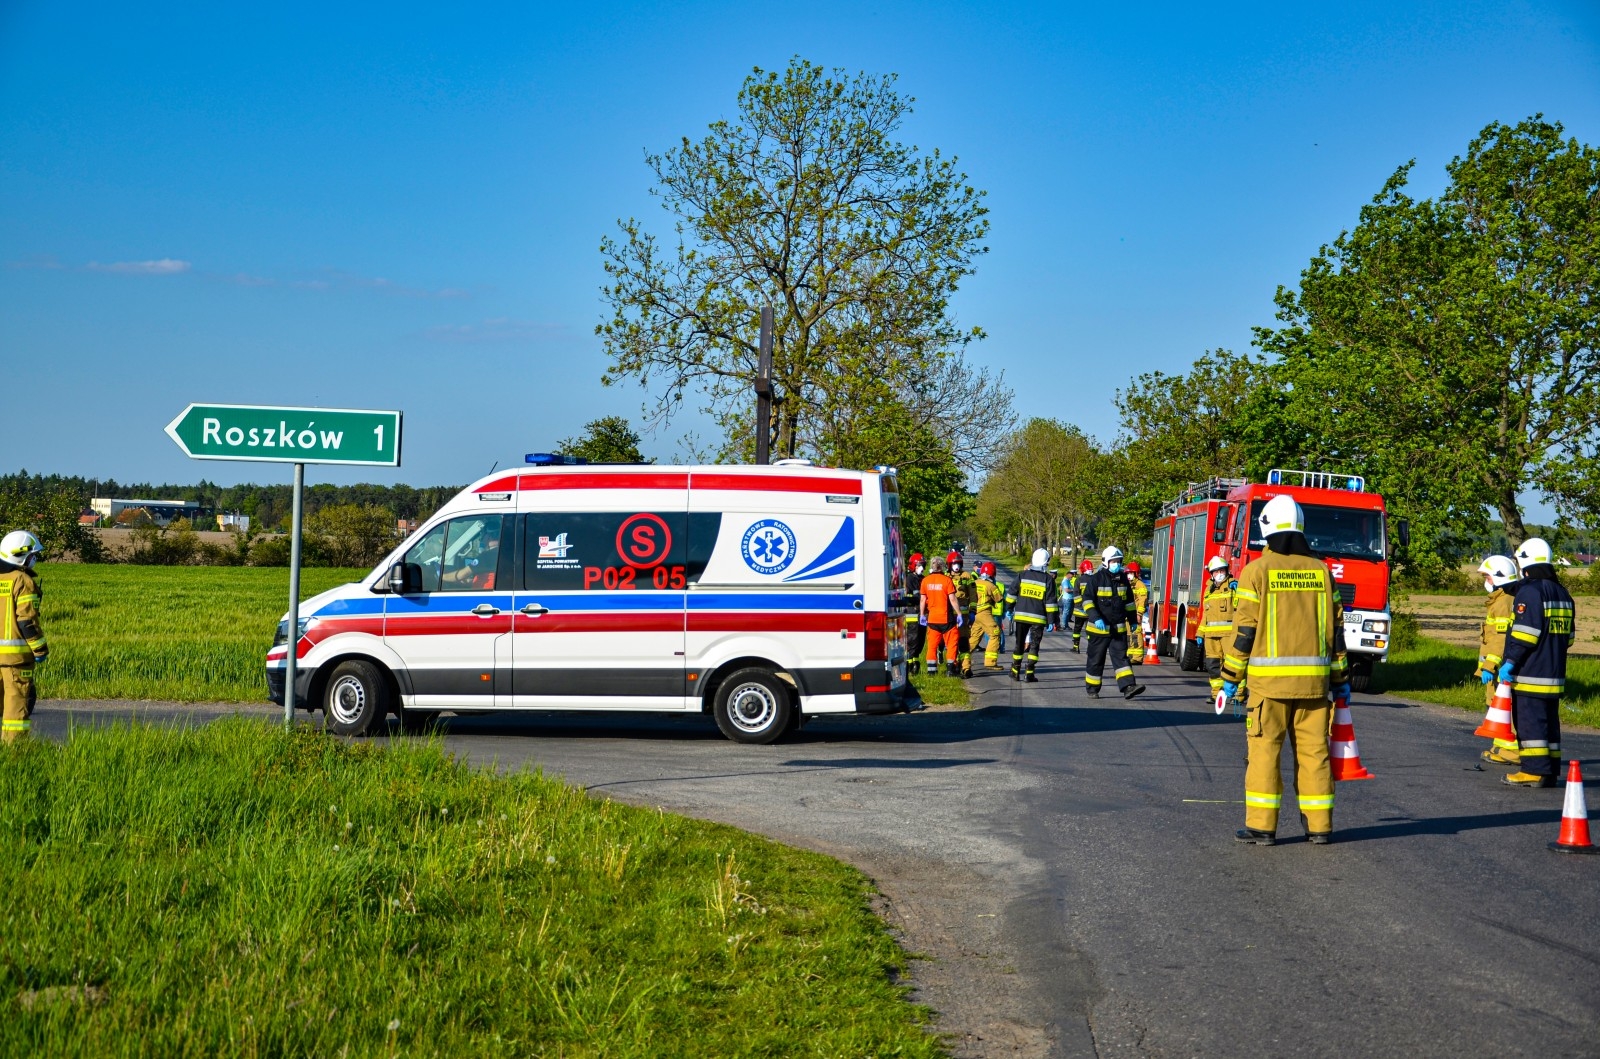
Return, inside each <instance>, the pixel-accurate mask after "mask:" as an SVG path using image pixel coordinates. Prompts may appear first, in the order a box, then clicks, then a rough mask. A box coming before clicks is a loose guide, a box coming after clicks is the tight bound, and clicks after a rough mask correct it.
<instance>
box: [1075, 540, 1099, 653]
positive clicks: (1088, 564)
mask: <svg viewBox="0 0 1600 1059" xmlns="http://www.w3.org/2000/svg"><path fill="white" fill-rule="evenodd" d="M1093 573H1094V560H1093V559H1085V560H1084V561H1083V562H1081V563H1079V564H1078V576H1077V579H1076V580H1075V581H1074V583H1073V604H1072V650H1073V651H1077V650H1078V641H1079V640H1080V639H1082V637H1083V627H1084V626H1085V625H1087V624H1088V623H1089V619H1088V617H1087V616H1086V615H1085V614H1084V613H1083V586H1084V585H1086V584H1087V583H1088V581H1089V577H1090V575H1092V574H1093Z"/></svg>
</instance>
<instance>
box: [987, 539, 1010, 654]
mask: <svg viewBox="0 0 1600 1059" xmlns="http://www.w3.org/2000/svg"><path fill="white" fill-rule="evenodd" d="M983 565H984V567H985V568H987V569H988V571H989V580H991V581H994V582H995V589H996V591H995V593H994V606H993V608H992V612H993V614H994V624H995V637H994V639H993V640H992V641H991V642H992V643H993V644H994V656H993V658H992V659H990V658H987V652H986V662H987V664H988V665H991V666H996V667H998V666H999V664H1000V653H1001V652H1002V651H1004V650H1005V649H1006V592H1005V589H1003V588H1001V587H1000V583H999V581H998V580H997V579H996V576H995V569H994V563H984V564H983Z"/></svg>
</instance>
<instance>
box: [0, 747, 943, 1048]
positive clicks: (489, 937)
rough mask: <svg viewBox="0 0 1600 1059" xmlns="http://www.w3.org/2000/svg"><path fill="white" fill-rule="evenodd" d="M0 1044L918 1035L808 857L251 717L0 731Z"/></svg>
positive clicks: (865, 912)
mask: <svg viewBox="0 0 1600 1059" xmlns="http://www.w3.org/2000/svg"><path fill="white" fill-rule="evenodd" d="M0 886H3V887H4V890H5V892H6V893H8V894H11V895H13V899H11V900H8V901H6V902H5V903H4V905H3V906H0V994H3V995H4V996H5V997H6V998H7V1005H8V1011H7V1014H6V1017H5V1018H4V1019H3V1020H0V1054H4V1055H17V1056H22V1055H38V1056H49V1055H83V1056H90V1055H94V1056H101V1055H105V1056H113V1055H173V1056H178V1055H328V1056H332V1055H385V1056H389V1055H407V1056H464V1055H471V1056H501V1055H504V1056H513V1055H515V1056H526V1055H543V1056H567V1057H573V1059H577V1057H587V1056H612V1057H632V1056H638V1057H654V1056H661V1055H705V1056H733V1055H762V1056H869V1055H870V1056H891V1055H893V1056H938V1055H942V1054H944V1053H943V1051H942V1048H941V1045H940V1044H939V1042H938V1040H937V1039H936V1038H934V1037H933V1036H931V1035H929V1034H928V1033H927V1032H926V1030H925V1029H924V1028H923V1023H924V1020H925V1018H926V1013H925V1012H924V1011H923V1010H922V1009H920V1008H917V1007H914V1006H913V1005H911V1004H909V1003H907V1002H906V999H905V989H904V987H902V986H900V985H898V984H897V982H896V979H897V977H898V975H900V974H901V973H902V972H903V971H904V961H905V956H904V954H903V953H902V952H901V951H900V949H899V948H898V947H897V946H896V945H895V944H894V941H893V939H892V938H891V937H890V936H889V935H888V933H887V931H886V929H885V928H884V926H883V924H882V923H881V922H880V921H879V920H878V919H877V918H876V917H875V916H874V915H873V914H872V911H871V908H870V905H869V898H870V895H871V891H870V884H869V883H868V881H867V880H866V879H865V878H864V877H863V876H862V875H861V874H860V873H858V872H857V871H855V870H854V869H852V868H849V867H847V866H845V865H843V864H840V863H839V862H837V861H835V860H832V859H831V858H828V857H825V856H822V855H820V854H815V853H809V852H804V851H801V850H797V849H790V848H787V847H784V846H780V845H778V844H776V843H774V842H770V841H767V840H765V839H762V838H758V837H756V836H753V835H749V834H746V833H744V832H741V831H738V830H735V829H733V828H730V827H724V826H721V825H718V824H711V823H706V822H703V821H699V820H691V819H687V818H685V817H680V816H673V815H670V814H666V813H662V812H659V811H656V810H650V809H640V808H633V807H629V806H624V805H620V804H617V803H614V802H607V801H599V800H594V799H591V798H589V797H588V796H587V795H585V793H584V792H583V791H582V790H579V789H576V788H573V787H568V786H566V785H564V784H560V783H557V782H554V781H551V780H547V779H545V778H543V777H541V776H539V775H537V774H531V773H518V774H513V775H509V776H501V775H496V774H494V773H492V772H489V771H487V770H480V769H473V768H468V767H466V766H463V765H460V764H458V763H456V762H454V761H453V760H451V759H450V758H448V757H447V756H446V755H445V754H444V753H443V751H442V750H441V748H440V747H439V746H437V745H436V744H432V743H425V742H415V741H411V740H407V739H396V740H394V741H392V742H389V743H385V744H383V746H382V747H381V748H380V747H379V746H378V745H375V744H361V743H346V742H344V741H341V740H335V739H329V738H327V737H325V736H323V735H321V734H320V733H319V732H317V731H315V730H312V729H306V728H299V729H296V730H293V731H285V730H284V729H283V728H282V727H281V726H278V725H274V724H271V723H268V722H265V721H258V720H253V719H247V718H229V719H227V720H221V721H218V722H216V723H213V724H209V725H204V726H200V727H194V728H183V727H170V728H165V727H155V726H146V725H133V726H116V727H104V728H79V729H76V730H75V731H74V732H73V733H72V736H71V738H70V739H69V740H68V741H67V742H66V743H65V744H59V743H50V742H46V741H42V740H40V741H32V742H27V743H23V744H21V745H19V746H16V747H5V748H0Z"/></svg>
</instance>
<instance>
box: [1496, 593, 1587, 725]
mask: <svg viewBox="0 0 1600 1059" xmlns="http://www.w3.org/2000/svg"><path fill="white" fill-rule="evenodd" d="M1516 588H1517V594H1516V597H1515V599H1514V600H1513V603H1512V616H1511V630H1510V632H1508V633H1507V634H1506V641H1505V642H1506V646H1505V660H1506V661H1507V662H1510V663H1511V690H1512V691H1515V692H1518V693H1519V694H1523V695H1551V696H1555V695H1560V694H1561V693H1562V692H1563V691H1565V690H1566V688H1567V648H1568V647H1570V646H1571V645H1572V637H1573V631H1574V617H1575V615H1574V612H1573V607H1572V596H1571V595H1569V594H1568V593H1567V590H1566V589H1565V588H1563V587H1561V582H1559V581H1557V580H1556V579H1555V576H1554V574H1553V573H1552V574H1551V575H1550V576H1548V577H1544V576H1538V575H1530V576H1528V577H1526V578H1524V579H1523V580H1521V581H1519V582H1517V586H1516Z"/></svg>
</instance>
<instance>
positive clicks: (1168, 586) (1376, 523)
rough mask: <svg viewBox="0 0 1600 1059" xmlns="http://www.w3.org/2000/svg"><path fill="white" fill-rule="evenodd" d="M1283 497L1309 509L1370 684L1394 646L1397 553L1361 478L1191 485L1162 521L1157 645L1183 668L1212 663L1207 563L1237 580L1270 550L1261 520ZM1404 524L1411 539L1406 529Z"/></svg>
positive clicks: (1316, 474) (1157, 540) (1154, 611)
mask: <svg viewBox="0 0 1600 1059" xmlns="http://www.w3.org/2000/svg"><path fill="white" fill-rule="evenodd" d="M1275 496H1292V497H1294V498H1295V500H1296V501H1297V502H1298V503H1299V504H1300V507H1301V509H1302V510H1303V511H1304V512H1305V516H1306V540H1307V542H1308V543H1309V544H1310V545H1311V548H1312V550H1313V551H1315V552H1316V553H1317V554H1318V555H1320V556H1321V557H1322V559H1323V561H1324V562H1326V563H1327V564H1328V569H1329V570H1330V571H1331V572H1332V574H1333V580H1334V583H1335V585H1336V586H1337V588H1338V590H1339V596H1340V599H1341V601H1342V602H1343V603H1344V636H1345V646H1346V648H1347V649H1348V650H1349V653H1350V671H1351V684H1352V685H1353V686H1354V687H1355V688H1356V689H1357V690H1365V689H1366V686H1367V682H1368V680H1369V679H1370V678H1371V676H1372V667H1373V665H1374V664H1375V663H1377V662H1380V661H1382V660H1383V659H1384V657H1385V656H1387V655H1388V653H1389V557H1388V542H1387V538H1386V536H1385V528H1384V508H1383V497H1381V496H1379V495H1378V494H1376V493H1369V492H1367V488H1366V481H1365V479H1363V478H1362V477H1361V476H1360V475H1354V474H1336V473H1331V472H1327V471H1286V470H1276V471H1273V472H1271V473H1270V474H1269V475H1267V480H1266V482H1264V483H1255V482H1247V481H1245V480H1244V479H1242V478H1213V479H1211V480H1210V481H1207V482H1197V483H1194V484H1191V485H1190V486H1189V488H1187V489H1185V490H1184V491H1183V494H1182V495H1181V496H1179V497H1178V498H1177V499H1175V500H1173V501H1171V502H1170V503H1168V504H1167V505H1166V506H1165V507H1163V508H1162V509H1161V514H1160V517H1158V518H1157V519H1156V524H1155V537H1154V553H1155V563H1154V569H1152V571H1151V574H1150V604H1149V605H1150V614H1149V618H1150V623H1151V628H1152V630H1153V631H1154V632H1155V634H1156V643H1157V650H1159V651H1160V652H1161V653H1162V654H1165V655H1172V656H1175V657H1176V658H1177V659H1178V664H1179V667H1180V668H1182V669H1188V670H1196V669H1200V668H1202V667H1203V666H1204V662H1205V649H1204V645H1203V644H1202V643H1201V642H1200V640H1199V637H1198V634H1197V630H1198V629H1199V627H1200V614H1201V602H1202V601H1201V595H1202V593H1203V591H1204V587H1205V582H1206V573H1205V566H1206V563H1207V562H1208V561H1209V560H1210V559H1211V557H1212V556H1214V555H1221V556H1222V557H1223V558H1224V559H1226V560H1227V561H1228V570H1229V572H1230V575H1231V576H1233V577H1238V576H1239V571H1240V570H1242V569H1243V568H1244V565H1245V564H1246V563H1248V562H1249V561H1250V560H1252V559H1255V558H1256V557H1258V556H1259V555H1260V554H1261V551H1262V549H1263V548H1264V547H1266V542H1265V541H1263V540H1262V538H1261V531H1260V527H1259V525H1258V524H1257V521H1256V520H1257V518H1258V517H1259V516H1260V514H1261V508H1262V507H1263V506H1264V505H1265V504H1266V502H1267V501H1268V500H1270V499H1272V498H1273V497H1275ZM1395 528H1396V530H1397V532H1398V534H1399V536H1400V538H1401V540H1402V542H1404V538H1405V537H1406V536H1407V535H1408V534H1407V526H1406V524H1405V522H1404V521H1403V520H1402V521H1401V522H1399V523H1398V524H1397V525H1396V527H1395Z"/></svg>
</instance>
